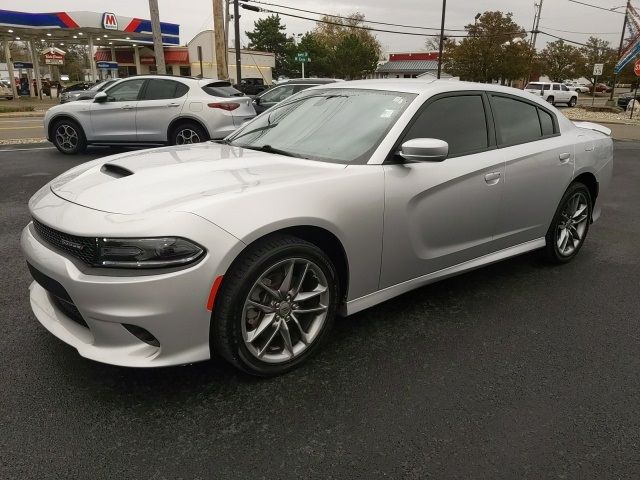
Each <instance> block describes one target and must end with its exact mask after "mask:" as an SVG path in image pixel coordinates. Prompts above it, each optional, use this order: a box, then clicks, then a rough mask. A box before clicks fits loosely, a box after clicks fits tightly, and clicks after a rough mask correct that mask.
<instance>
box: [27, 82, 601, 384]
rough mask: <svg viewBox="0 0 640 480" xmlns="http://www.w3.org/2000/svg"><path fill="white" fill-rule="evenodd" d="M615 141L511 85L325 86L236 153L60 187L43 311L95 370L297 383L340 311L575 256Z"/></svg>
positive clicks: (161, 162) (40, 239)
mask: <svg viewBox="0 0 640 480" xmlns="http://www.w3.org/2000/svg"><path fill="white" fill-rule="evenodd" d="M609 133H610V132H609V130H608V129H606V128H604V127H601V126H599V125H595V124H574V123H572V122H571V121H569V120H567V118H565V117H564V116H563V115H562V114H561V113H559V112H558V111H557V110H556V109H555V108H554V107H553V106H551V105H549V104H548V103H546V102H545V101H544V100H542V99H541V98H540V97H537V96H534V95H529V94H527V93H525V92H522V91H519V90H514V89H511V88H506V87H500V86H497V85H485V84H476V83H464V82H449V81H429V80H409V79H407V80H364V81H356V82H345V83H334V84H330V85H324V86H320V87H315V88H312V89H309V90H305V91H303V92H300V93H298V94H296V95H294V96H293V97H291V98H289V99H287V100H285V101H284V102H282V103H280V104H278V105H276V106H274V107H272V108H271V109H269V110H268V111H266V112H265V113H263V114H262V115H260V116H258V117H257V118H256V119H255V120H253V121H251V122H249V123H248V124H246V125H244V126H243V127H241V128H240V129H239V130H238V131H236V132H235V133H234V134H232V135H231V136H229V137H227V138H226V139H225V140H223V141H221V142H217V143H214V142H208V143H203V144H199V145H188V146H175V147H165V148H160V149H155V150H146V151H139V152H132V153H124V154H120V155H114V156H111V157H106V158H103V159H100V160H95V161H92V162H88V163H85V164H83V165H80V166H78V167H76V168H74V169H72V170H70V171H68V172H66V173H64V174H62V175H60V176H59V177H58V178H56V179H54V180H53V181H51V182H50V183H49V184H47V185H45V186H44V187H43V188H42V189H40V191H38V192H37V193H36V194H35V195H34V196H33V198H32V199H31V201H30V203H29V209H30V212H31V215H32V217H33V220H32V221H31V222H30V223H29V224H28V225H27V226H26V227H25V229H24V231H23V233H22V250H23V252H24V255H25V256H26V259H27V262H28V264H29V268H30V270H31V273H32V275H33V278H34V280H35V281H34V282H33V283H32V285H31V287H30V290H31V293H30V296H31V307H32V309H33V312H34V313H35V316H36V317H37V319H38V320H39V321H40V323H41V324H42V325H44V327H45V328H46V329H47V330H49V331H50V332H51V333H52V334H53V335H55V336H57V337H58V338H60V339H61V340H63V341H64V342H67V343H68V344H70V345H72V346H73V347H75V348H76V349H77V350H78V352H79V353H80V355H82V356H84V357H87V358H91V359H93V360H98V361H101V362H106V363H111V364H115V365H125V366H136V367H154V366H164V365H176V364H185V363H191V362H197V361H199V360H205V359H208V358H209V357H210V356H211V355H212V354H219V355H221V356H222V357H224V358H225V359H226V360H228V361H229V362H231V363H232V364H233V365H235V366H237V367H239V368H241V369H242V370H244V371H246V372H250V373H252V374H256V375H274V374H278V373H282V372H285V371H287V370H289V369H291V368H293V367H295V366H297V365H299V364H300V363H301V362H303V361H304V360H306V359H307V358H309V356H311V355H312V354H313V353H315V352H316V351H317V350H318V349H319V347H320V346H321V344H322V342H323V340H325V339H326V337H327V332H328V331H329V328H330V327H331V324H332V323H333V321H334V318H335V317H336V315H337V314H342V315H350V314H352V313H355V312H359V311H361V310H364V309H366V308H368V307H371V306H373V305H376V304H377V303H380V302H383V301H385V300H387V299H390V298H392V297H395V296H397V295H400V294H402V293H404V292H407V291H409V290H411V289H414V288H417V287H420V286H422V285H425V284H428V283H430V282H434V281H437V280H440V279H442V278H446V277H449V276H451V275H456V274H459V273H462V272H465V271H468V270H471V269H473V268H477V267H480V266H483V265H487V264H489V263H492V262H496V261H498V260H502V259H505V258H508V257H512V256H514V255H519V254H521V253H524V252H528V251H531V250H538V249H540V250H541V251H542V252H543V253H544V254H545V255H546V257H547V258H548V259H549V260H551V261H553V262H556V263H564V262H568V261H570V260H571V259H573V258H574V257H575V256H576V255H577V253H578V252H579V250H580V248H581V247H582V245H583V243H584V241H585V238H586V237H587V233H588V231H589V228H590V225H591V223H592V222H594V221H595V220H597V219H598V217H599V216H600V206H601V204H602V200H601V199H602V196H603V195H605V193H606V190H607V186H608V184H609V180H610V178H611V172H612V165H613V162H612V152H613V146H612V141H611V138H610V137H609V136H608V134H609Z"/></svg>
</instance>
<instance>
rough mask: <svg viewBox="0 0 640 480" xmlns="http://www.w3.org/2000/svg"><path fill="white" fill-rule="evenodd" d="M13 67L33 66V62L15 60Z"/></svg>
mask: <svg viewBox="0 0 640 480" xmlns="http://www.w3.org/2000/svg"><path fill="white" fill-rule="evenodd" d="M13 68H33V63H30V62H13Z"/></svg>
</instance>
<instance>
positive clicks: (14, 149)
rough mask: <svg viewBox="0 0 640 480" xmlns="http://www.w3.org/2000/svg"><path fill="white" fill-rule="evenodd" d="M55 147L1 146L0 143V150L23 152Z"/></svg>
mask: <svg viewBox="0 0 640 480" xmlns="http://www.w3.org/2000/svg"><path fill="white" fill-rule="evenodd" d="M53 148H56V147H34V148H2V145H0V152H25V151H28V150H51V149H53Z"/></svg>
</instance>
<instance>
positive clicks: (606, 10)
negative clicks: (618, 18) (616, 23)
mask: <svg viewBox="0 0 640 480" xmlns="http://www.w3.org/2000/svg"><path fill="white" fill-rule="evenodd" d="M569 1H570V2H571V3H578V4H580V5H585V6H587V7H592V8H597V9H598V10H604V11H605V12H611V13H619V14H620V15H624V13H623V12H616V10H615V9H616V8H620V7H613V8H606V7H601V6H600V5H592V4H591V3H585V2H579V1H578V0H569Z"/></svg>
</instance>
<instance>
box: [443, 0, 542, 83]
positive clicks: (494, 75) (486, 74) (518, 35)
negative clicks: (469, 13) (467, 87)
mask: <svg viewBox="0 0 640 480" xmlns="http://www.w3.org/2000/svg"><path fill="white" fill-rule="evenodd" d="M512 16H513V15H512V14H511V13H507V14H504V13H502V12H499V11H496V12H484V13H483V14H482V15H481V16H480V18H479V19H478V21H477V22H476V23H473V24H468V25H466V26H465V30H466V31H467V36H466V37H465V38H464V39H462V40H461V41H459V42H452V41H448V42H446V43H445V51H444V55H443V64H444V68H445V69H446V70H447V72H448V73H451V74H453V75H457V76H459V77H460V78H462V79H463V80H471V81H475V82H491V81H493V80H501V81H502V82H503V83H506V82H508V81H510V80H515V79H518V78H522V77H524V76H526V75H527V73H528V70H529V66H530V63H531V58H532V51H531V48H530V47H529V45H528V44H527V43H526V42H525V41H524V39H525V38H526V36H527V35H526V32H525V30H524V29H523V28H522V27H520V26H519V25H518V24H516V23H515V22H514V21H513V18H512Z"/></svg>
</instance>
